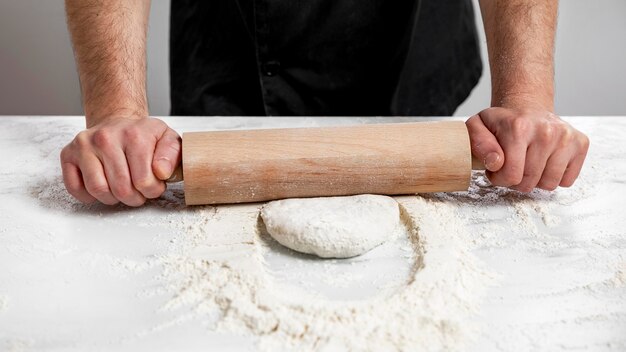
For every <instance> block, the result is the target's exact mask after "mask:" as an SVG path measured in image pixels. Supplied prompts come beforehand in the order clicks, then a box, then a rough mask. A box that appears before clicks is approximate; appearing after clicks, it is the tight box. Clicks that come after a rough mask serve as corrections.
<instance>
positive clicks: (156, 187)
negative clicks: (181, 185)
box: [133, 178, 164, 198]
mask: <svg viewBox="0 0 626 352" xmlns="http://www.w3.org/2000/svg"><path fill="white" fill-rule="evenodd" d="M133 184H134V185H135V188H137V190H138V191H139V192H141V194H143V195H144V196H145V197H147V198H156V197H158V196H160V195H161V194H162V193H163V191H164V186H163V184H162V182H155V180H153V179H149V178H142V179H139V180H136V181H134V182H133Z"/></svg>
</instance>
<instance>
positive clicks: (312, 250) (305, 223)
mask: <svg viewBox="0 0 626 352" xmlns="http://www.w3.org/2000/svg"><path fill="white" fill-rule="evenodd" d="M261 217H262V218H263V222H264V224H265V227H266V229H267V231H268V233H269V234H270V235H271V236H272V237H273V238H274V239H275V240H276V241H278V242H279V243H281V244H282V245H284V246H286V247H289V248H291V249H293V250H295V251H298V252H301V253H308V254H315V255H317V256H319V257H322V258H348V257H354V256H357V255H361V254H363V253H365V252H367V251H369V250H371V249H372V248H374V247H376V246H378V245H380V244H381V243H383V242H384V241H385V240H387V239H388V238H390V237H391V235H392V233H393V231H394V229H395V228H396V227H397V226H400V212H399V210H398V204H397V203H396V201H395V200H393V198H391V197H386V196H379V195H372V194H364V195H356V196H347V197H324V198H301V199H297V198H294V199H283V200H277V201H273V202H270V203H268V204H267V205H265V206H264V207H263V209H262V210H261Z"/></svg>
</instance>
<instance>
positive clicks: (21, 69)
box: [0, 0, 626, 116]
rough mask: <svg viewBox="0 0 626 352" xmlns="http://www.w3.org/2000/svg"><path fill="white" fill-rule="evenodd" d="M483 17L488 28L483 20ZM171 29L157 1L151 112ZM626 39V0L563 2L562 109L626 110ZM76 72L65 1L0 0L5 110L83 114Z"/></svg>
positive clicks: (1, 104)
mask: <svg viewBox="0 0 626 352" xmlns="http://www.w3.org/2000/svg"><path fill="white" fill-rule="evenodd" d="M475 1H476V0H475ZM477 17H479V11H478V7H477ZM477 21H479V22H478V23H479V28H480V29H481V31H482V24H481V23H480V18H477ZM168 31H169V1H162V0H161V1H159V0H153V1H152V10H151V16H150V30H149V35H148V98H149V102H150V111H151V114H152V115H167V114H168V113H169V77H168V65H167V64H168ZM481 36H482V37H481V38H482V40H481V42H482V46H483V48H482V50H483V60H486V57H487V56H486V47H485V44H484V34H483V33H482V32H481ZM625 43H626V1H624V0H596V1H590V0H562V1H561V5H560V16H559V29H558V33H557V48H556V111H557V113H558V114H561V115H626V44H625ZM75 70H76V69H75V66H74V59H73V56H72V50H71V45H70V41H69V36H68V33H67V29H66V26H65V15H64V10H63V0H45V1H43V0H0V114H1V115H81V114H82V107H81V104H80V90H79V85H78V77H77V74H76V71H75ZM487 71H488V70H487V69H486V70H485V74H484V75H483V78H482V79H481V82H480V84H479V86H478V87H477V88H476V89H475V90H474V91H473V92H472V94H471V96H470V97H469V98H468V100H467V101H466V102H465V103H464V104H463V105H462V106H461V107H460V108H459V109H458V110H457V112H456V115H459V116H467V115H472V114H474V113H476V112H478V111H480V110H482V109H483V108H485V107H487V106H488V105H489V94H490V85H489V74H488V72H487Z"/></svg>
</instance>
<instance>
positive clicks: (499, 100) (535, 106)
mask: <svg viewBox="0 0 626 352" xmlns="http://www.w3.org/2000/svg"><path fill="white" fill-rule="evenodd" d="M491 106H492V107H502V108H509V109H515V110H529V109H532V110H545V111H550V112H554V98H553V94H552V93H550V92H544V93H538V92H532V93H530V92H515V93H512V92H509V93H507V94H494V95H493V96H492V98H491Z"/></svg>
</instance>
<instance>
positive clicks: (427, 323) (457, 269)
mask: <svg viewBox="0 0 626 352" xmlns="http://www.w3.org/2000/svg"><path fill="white" fill-rule="evenodd" d="M397 200H398V202H399V203H400V205H401V209H402V218H403V221H404V226H407V229H408V233H409V236H411V242H410V243H411V244H412V250H413V251H414V252H415V253H417V254H418V256H417V258H418V260H415V261H413V262H412V263H410V264H408V265H410V266H411V269H412V270H411V273H412V274H411V276H410V278H409V280H408V281H407V283H406V284H405V285H404V286H403V287H401V288H400V289H397V290H395V291H392V292H386V293H384V294H380V295H376V296H374V297H371V298H369V299H366V300H358V301H339V302H338V301H331V300H328V299H325V298H324V297H320V296H317V295H312V294H310V293H309V292H307V291H303V290H301V289H299V288H298V287H293V286H291V287H290V286H289V285H284V284H280V283H279V282H277V281H276V280H275V278H273V277H272V276H271V275H270V274H269V273H268V271H267V264H266V263H265V261H264V251H266V250H267V247H266V246H264V245H263V239H262V238H261V237H260V236H261V234H260V232H259V231H257V229H258V220H257V216H258V215H257V211H258V210H259V206H255V205H249V206H239V207H229V208H227V209H224V208H222V207H220V208H219V210H218V211H217V212H215V210H214V208H211V207H206V208H203V209H201V210H199V211H198V213H197V214H196V215H198V217H196V218H188V219H186V221H185V223H184V224H181V226H180V228H182V229H185V231H186V233H185V234H184V236H186V237H187V238H188V240H189V241H193V242H195V241H196V240H199V241H198V242H197V243H198V246H196V247H195V248H188V250H181V248H178V249H176V250H175V252H178V253H179V254H177V255H172V256H169V257H167V258H163V259H164V263H165V264H166V271H165V273H164V277H163V280H164V282H166V283H167V285H168V288H169V289H170V290H171V292H172V293H174V297H173V299H171V300H170V301H169V302H168V303H167V304H166V305H165V306H164V307H163V309H164V310H166V311H176V310H177V309H181V308H184V307H192V308H193V310H194V311H195V312H196V313H197V314H198V317H199V318H198V319H206V320H207V321H209V322H211V324H212V325H213V326H214V329H216V330H218V331H229V332H240V333H248V334H253V335H255V336H257V337H258V343H259V348H261V349H264V350H275V349H280V350H313V349H315V350H324V349H333V350H334V349H350V350H381V349H382V350H390V349H391V350H407V349H412V348H414V347H415V346H421V347H420V348H421V349H422V350H425V351H440V350H442V349H460V348H462V346H464V345H465V344H466V343H467V342H468V341H470V340H471V337H472V336H475V329H476V325H475V324H472V323H471V322H470V320H469V319H470V317H471V314H473V313H475V312H476V310H477V307H478V303H479V301H480V297H481V292H482V291H483V290H484V289H485V288H486V286H487V285H488V283H489V282H490V280H491V278H490V275H489V274H488V273H487V272H485V270H484V268H483V267H482V265H481V264H480V262H479V261H478V260H476V258H475V257H474V256H473V255H471V254H470V252H469V249H468V248H467V245H466V243H467V235H468V234H467V233H466V232H465V231H464V230H463V228H464V226H463V225H462V223H460V222H459V221H458V220H456V219H455V218H456V215H455V212H454V208H453V207H452V206H449V205H448V204H446V203H445V202H439V201H434V200H425V199H423V198H421V197H399V198H397ZM189 221H193V222H195V223H189ZM229 223H230V225H229ZM235 223H237V224H238V226H232V224H235ZM198 224H200V225H198ZM206 236H217V238H216V239H214V240H216V241H217V242H218V243H219V242H220V241H221V238H229V237H230V238H233V239H234V241H232V243H233V244H232V245H230V246H229V245H225V244H223V245H217V246H213V247H209V248H207V247H206V245H201V244H200V243H202V238H203V237H206ZM211 242H213V240H212V241H211ZM232 253H235V254H232ZM216 254H218V256H219V257H220V258H219V259H214V258H213V257H214V256H215V255H216ZM203 317H204V318H203Z"/></svg>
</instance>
